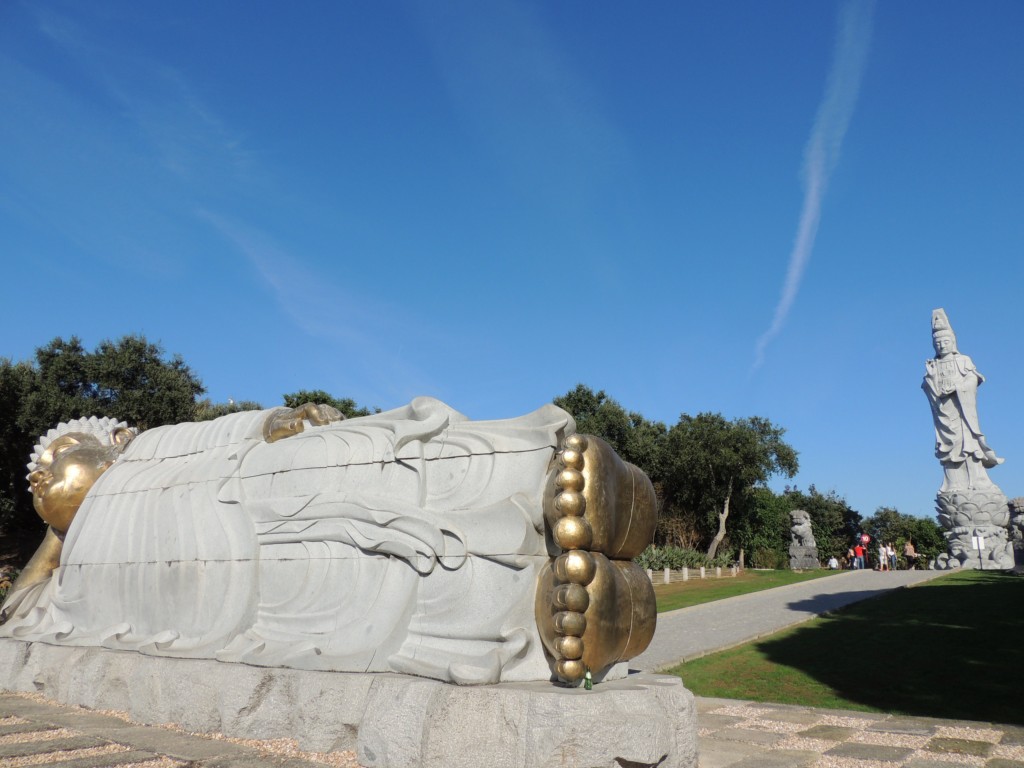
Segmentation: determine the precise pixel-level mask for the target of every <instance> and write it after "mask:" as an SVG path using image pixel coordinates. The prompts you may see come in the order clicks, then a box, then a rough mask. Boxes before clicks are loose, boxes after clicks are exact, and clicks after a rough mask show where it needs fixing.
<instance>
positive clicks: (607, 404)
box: [554, 384, 668, 486]
mask: <svg viewBox="0 0 1024 768" xmlns="http://www.w3.org/2000/svg"><path fill="white" fill-rule="evenodd" d="M554 403H555V405H557V406H558V407H559V408H563V409H564V410H566V411H568V412H569V413H570V414H572V417H573V418H574V419H575V420H576V430H577V431H578V432H580V433H582V434H586V435H597V436H598V437H600V438H601V439H603V440H605V441H606V442H607V443H608V444H609V445H610V446H611V447H612V448H614V449H615V452H616V453H618V454H619V456H621V457H622V458H623V459H625V460H626V461H628V462H630V463H631V464H635V465H636V466H638V467H639V468H640V469H642V470H643V471H644V472H645V473H646V474H647V476H648V477H649V478H651V482H653V483H654V484H655V486H657V485H658V484H659V483H660V481H661V479H662V475H663V473H664V467H663V465H664V457H665V438H666V435H667V432H668V430H667V429H666V428H665V425H664V424H662V423H661V422H660V421H649V420H647V419H646V418H644V417H643V415H641V414H639V413H637V412H635V411H627V410H626V409H625V408H623V407H622V406H621V405H619V403H618V402H617V401H615V400H614V399H612V398H611V397H609V396H608V395H607V394H605V392H604V390H599V391H598V392H595V391H594V390H592V389H591V388H590V387H588V386H586V385H584V384H577V385H576V388H575V389H572V390H570V391H568V392H566V393H565V394H564V395H562V396H561V397H556V398H555V399H554Z"/></svg>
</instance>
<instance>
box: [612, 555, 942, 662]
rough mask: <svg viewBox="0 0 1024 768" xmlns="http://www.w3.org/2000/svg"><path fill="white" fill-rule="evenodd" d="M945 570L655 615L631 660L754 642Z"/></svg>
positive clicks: (848, 577)
mask: <svg viewBox="0 0 1024 768" xmlns="http://www.w3.org/2000/svg"><path fill="white" fill-rule="evenodd" d="M943 573H944V572H943V571H882V572H880V571H869V570H861V571H844V572H842V573H839V574H836V575H834V576H826V577H824V578H821V579H813V580H811V581H805V582H801V583H799V584H790V585H789V586H786V587H778V588H776V589H766V590H762V591H761V592H753V593H751V594H748V595H740V596H739V597H731V598H729V599H728V600H718V601H716V602H713V603H704V604H703V605H695V606H693V607H692V608H681V609H679V610H678V611H670V612H669V613H660V614H658V628H657V630H656V631H655V633H654V639H653V640H652V641H651V644H650V646H649V647H648V648H647V650H646V651H644V652H643V653H642V654H640V655H639V656H637V657H636V658H634V659H632V660H631V661H630V663H629V665H630V667H631V668H633V669H642V670H645V671H649V672H657V671H660V670H663V669H667V668H669V667H672V666H674V665H676V664H679V663H681V662H683V661H688V660H689V659H695V658H697V657H698V656H704V655H705V654H707V653H711V652H713V651H720V650H722V649H724V648H731V647H733V646H734V645H739V644H740V643H745V642H747V641H749V640H756V639H757V638H759V637H763V636H765V635H770V634H772V633H773V632H778V631H779V630H780V629H785V628H786V627H791V626H793V625H794V624H800V623H801V622H804V621H807V620H809V619H813V618H814V617H815V616H818V615H820V614H822V613H826V612H827V611H834V610H835V609H837V608H841V607H843V606H844V605H849V604H850V603H856V602H858V601H860V600H866V599H868V598H870V597H877V596H878V595H881V594H883V593H885V592H888V591H889V590H891V589H895V588H897V587H906V586H910V585H912V584H920V583H921V582H923V581H929V580H930V579H934V578H936V577H937V576H941V575H942V574H943Z"/></svg>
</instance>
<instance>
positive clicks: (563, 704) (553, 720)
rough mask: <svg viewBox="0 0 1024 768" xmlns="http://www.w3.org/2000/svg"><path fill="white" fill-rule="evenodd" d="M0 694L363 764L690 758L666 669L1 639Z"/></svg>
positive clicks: (397, 767)
mask: <svg viewBox="0 0 1024 768" xmlns="http://www.w3.org/2000/svg"><path fill="white" fill-rule="evenodd" d="M0 689H4V690H9V691H31V692H38V693H41V694H43V695H44V696H47V697H49V698H51V699H55V700H57V701H59V702H62V703H65V704H73V705H81V706H85V707H90V708H93V709H115V710H121V711H125V712H128V713H129V714H130V715H131V716H132V717H133V718H134V719H136V720H138V721H140V722H143V723H154V724H157V723H177V724H179V725H181V726H182V727H184V728H186V729H188V730H191V731H196V732H217V731H219V732H221V733H224V734H226V735H229V736H238V737H244V738H259V739H270V738H283V737H290V738H295V739H297V740H298V742H299V746H300V747H301V748H303V749H310V750H317V751H329V750H336V749H354V750H356V752H357V754H358V758H359V762H360V763H361V764H362V765H365V766H369V767H370V768H376V767H377V766H382V767H383V766H387V767H388V768H458V767H459V766H467V768H468V767H469V766H472V767H473V768H478V767H479V766H481V765H486V766H493V767H494V768H519V767H520V766H522V767H523V768H527V767H528V768H534V767H536V768H542V767H543V768H547V767H548V766H551V767H552V768H553V767H554V766H574V767H575V768H621V766H630V768H643V767H644V766H659V767H660V768H696V765H697V716H696V710H695V707H694V701H693V694H691V693H690V692H689V691H688V690H686V688H684V687H683V685H682V682H681V681H680V680H679V678H676V677H670V676H667V675H651V674H646V673H644V674H637V675H632V676H630V677H627V678H625V679H623V680H616V681H614V682H608V683H602V684H599V685H596V686H595V687H594V689H593V690H592V691H587V690H584V689H582V688H574V689H566V688H558V687H555V686H553V685H551V684H550V683H504V684H500V685H490V686H455V685H450V684H447V683H441V682H437V681H435V680H427V679H424V678H417V677H407V676H402V675H393V674H350V673H340V672H307V671H302V670H293V669H281V668H274V669H267V668H261V667H251V666H247V665H244V664H228V663H222V662H218V661H212V660H208V659H172V658H164V657H156V656H144V655H142V654H139V653H134V652H125V651H109V650H106V649H102V648H72V647H66V646H51V645H45V644H42V643H26V642H22V641H19V640H9V639H0Z"/></svg>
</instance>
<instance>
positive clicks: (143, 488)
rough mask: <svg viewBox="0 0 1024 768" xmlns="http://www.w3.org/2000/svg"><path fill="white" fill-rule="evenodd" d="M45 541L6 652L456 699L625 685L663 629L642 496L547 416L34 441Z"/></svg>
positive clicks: (83, 423)
mask: <svg viewBox="0 0 1024 768" xmlns="http://www.w3.org/2000/svg"><path fill="white" fill-rule="evenodd" d="M29 483H30V485H31V488H32V493H33V501H34V504H35V508H36V510H37V511H38V512H39V514H40V516H41V517H42V518H43V519H44V520H45V521H46V522H47V523H48V525H49V528H48V530H47V533H46V537H45V539H44V541H43V543H42V545H41V546H40V548H39V550H38V551H37V552H36V554H35V556H34V557H33V558H32V560H31V561H30V562H29V564H28V566H26V568H25V570H24V571H23V572H22V575H21V577H20V578H19V580H18V581H17V582H16V583H15V585H14V586H13V587H12V589H11V593H10V595H9V596H8V599H7V601H6V603H5V604H4V606H3V609H2V612H0V622H2V624H0V637H11V638H17V639H21V640H25V641H33V642H43V643H50V644H57V645H73V646H92V647H102V648H108V649H117V650H128V651H136V652H140V653H143V654H152V655H158V656H172V657H188V658H213V659H218V660H220V661H224V662H239V663H245V664H252V665H257V666H274V667H277V666H281V667H293V668H298V669H309V670H333V671H339V672H397V673H405V674H412V675H419V676H424V677H430V678H435V679H438V680H443V681H447V682H453V683H459V684H484V683H495V682H500V681H527V680H552V681H556V682H561V683H563V684H575V683H578V682H579V681H580V680H581V679H582V678H583V677H584V676H585V674H586V673H587V672H588V671H589V672H590V673H591V674H592V676H593V679H594V680H595V681H598V682H599V681H601V680H604V679H613V678H615V677H621V676H623V675H624V674H625V673H626V671H627V666H628V665H627V664H626V661H627V660H628V659H630V658H632V657H633V656H635V655H637V654H639V653H640V652H641V651H643V650H644V648H645V647H646V646H647V644H648V643H649V642H650V639H651V637H652V636H653V633H654V626H655V608H654V593H653V589H652V587H651V584H650V581H649V580H648V578H647V576H646V574H645V573H644V572H643V571H642V570H640V569H639V568H638V567H637V566H636V565H635V564H633V563H632V562H631V558H633V557H634V556H635V555H637V554H638V553H639V552H640V551H642V550H643V548H644V547H645V546H646V545H647V544H648V543H649V542H650V541H651V538H652V536H653V531H654V525H655V516H656V500H655V496H654V490H653V487H652V486H651V483H650V480H648V478H647V477H646V476H645V475H644V474H643V473H642V472H641V471H640V470H639V469H637V468H636V467H634V466H633V465H631V464H628V463H626V462H623V461H622V460H621V459H620V458H619V457H618V456H617V455H616V454H615V453H614V451H613V450H612V449H611V448H610V447H609V446H608V445H607V444H606V443H604V442H603V441H602V440H600V439H599V438H596V437H591V436H583V435H579V434H576V431H575V423H574V422H573V419H572V417H571V416H570V415H569V414H568V413H566V412H565V411H563V410H561V409H560V408H557V407H556V406H554V405H547V406H544V407H543V408H540V409H539V410H537V411H535V412H533V413H531V414H528V415H526V416H522V417H519V418H514V419H506V420H498V421H472V420H469V419H468V418H466V417H465V416H463V415H462V414H460V413H458V412H457V411H455V410H453V409H451V408H449V407H448V406H447V405H445V404H444V403H442V402H440V401H438V400H434V399H431V398H418V399H416V400H414V401H413V402H412V403H410V404H409V405H406V406H404V407H401V408H397V409H395V410H391V411H386V412H383V413H378V414H374V415H371V416H363V417H359V418H353V419H348V420H346V419H344V417H343V416H342V415H341V414H340V413H339V412H338V411H336V410H335V409H333V408H331V407H329V406H325V405H315V404H307V405H304V406H301V407H300V408H295V409H289V408H278V409H272V410H269V411H245V412H241V413H234V414H230V415H227V416H222V417H220V418H218V419H215V420H213V421H208V422H202V423H189V424H178V425H171V426H164V427H157V428H155V429H151V430H148V431H145V432H142V433H141V434H136V433H135V432H134V430H132V429H131V428H130V427H129V426H128V425H126V424H124V423H116V422H114V421H112V420H110V419H106V418H102V419H100V418H96V417H92V418H90V419H78V420H75V421H71V422H68V423H63V424H61V425H59V426H58V427H56V428H55V429H52V430H50V432H49V433H48V434H47V435H45V436H43V437H42V438H41V439H40V443H39V445H37V446H36V450H35V452H34V453H33V455H32V461H31V463H30V464H29Z"/></svg>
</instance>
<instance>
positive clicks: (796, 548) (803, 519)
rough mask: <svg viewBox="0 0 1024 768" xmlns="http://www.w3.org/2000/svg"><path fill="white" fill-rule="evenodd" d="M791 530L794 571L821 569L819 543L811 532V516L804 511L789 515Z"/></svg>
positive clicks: (790, 559)
mask: <svg viewBox="0 0 1024 768" xmlns="http://www.w3.org/2000/svg"><path fill="white" fill-rule="evenodd" d="M789 519H790V521H791V524H792V527H791V528H790V542H789V567H790V568H791V569H792V570H794V571H811V570H814V569H816V568H818V567H820V563H818V543H817V542H816V541H815V540H814V531H813V530H811V516H810V514H809V513H808V512H805V511H804V510H802V509H794V510H793V511H792V512H790V513H789Z"/></svg>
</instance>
